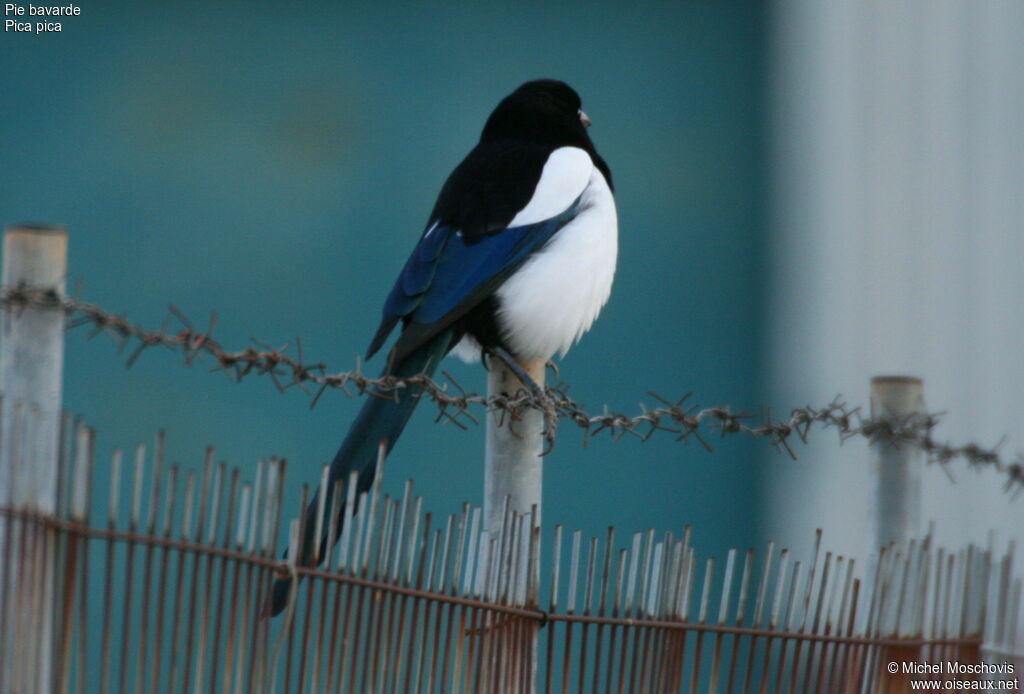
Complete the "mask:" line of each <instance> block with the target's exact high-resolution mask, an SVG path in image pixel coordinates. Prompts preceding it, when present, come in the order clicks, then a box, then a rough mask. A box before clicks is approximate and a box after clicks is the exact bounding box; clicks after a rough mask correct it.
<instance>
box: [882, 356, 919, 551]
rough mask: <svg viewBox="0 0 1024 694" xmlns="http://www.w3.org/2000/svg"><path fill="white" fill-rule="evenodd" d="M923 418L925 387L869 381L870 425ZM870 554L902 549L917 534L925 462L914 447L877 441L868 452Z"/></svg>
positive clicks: (901, 380) (891, 379)
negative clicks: (898, 545)
mask: <svg viewBox="0 0 1024 694" xmlns="http://www.w3.org/2000/svg"><path fill="white" fill-rule="evenodd" d="M923 414H924V383H923V382H922V381H921V379H919V378H913V377H910V376H876V377H874V378H872V379H871V419H872V420H878V419H891V420H893V421H894V422H895V423H900V422H905V421H908V420H913V419H914V418H915V417H918V416H921V415H923ZM871 457H872V467H871V476H872V480H871V494H872V500H871V501H872V504H871V508H872V527H871V551H872V553H874V554H877V553H878V550H879V548H881V547H884V546H886V545H888V544H889V543H891V542H898V543H902V544H904V545H905V544H906V543H907V542H909V541H910V540H913V539H919V538H920V534H921V473H922V469H923V466H924V458H923V456H922V453H921V449H920V447H919V446H917V445H916V444H914V443H911V442H906V441H903V442H901V441H892V440H890V439H888V438H886V437H882V438H879V439H878V440H876V441H875V443H874V445H873V446H872V452H871Z"/></svg>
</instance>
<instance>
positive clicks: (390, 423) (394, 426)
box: [268, 330, 452, 615]
mask: <svg viewBox="0 0 1024 694" xmlns="http://www.w3.org/2000/svg"><path fill="white" fill-rule="evenodd" d="M451 341H452V331H451V330H445V331H444V332H442V333H441V334H439V335H437V336H436V337H434V338H433V339H431V340H430V341H429V342H427V343H426V344H425V345H423V346H422V347H419V348H418V349H416V350H415V351H413V352H412V353H411V354H409V355H408V356H406V357H405V358H404V359H402V361H401V362H399V363H398V364H394V365H392V367H391V370H390V371H391V374H392V375H393V376H396V377H398V378H408V377H410V376H416V375H418V374H427V375H430V374H432V373H434V370H435V369H436V368H437V365H438V362H440V361H441V359H442V357H444V355H445V354H446V353H447V352H448V350H449V349H450V347H451ZM420 392H421V389H420V388H419V387H411V388H409V389H408V390H407V391H401V392H400V396H399V397H398V398H397V399H395V398H394V394H392V393H389V394H387V396H386V397H374V395H372V394H370V395H367V396H366V399H365V402H364V403H363V406H362V408H361V409H360V410H359V414H358V415H357V416H356V419H355V421H354V422H352V426H350V427H349V430H348V434H346V435H345V440H344V441H343V442H342V444H341V448H339V449H338V452H337V454H336V455H335V456H334V460H333V461H332V462H331V467H330V471H329V472H328V477H327V489H326V490H323V489H318V490H317V492H316V494H314V495H313V497H312V499H310V501H309V503H307V504H306V511H305V515H306V517H305V532H304V533H303V541H302V546H301V549H300V552H299V560H298V563H299V565H301V566H310V565H311V564H312V563H313V556H314V554H313V547H314V545H313V543H314V541H318V542H319V543H320V549H321V551H320V552H319V556H321V557H323V556H324V554H325V553H326V552H325V551H324V550H325V549H329V548H325V547H324V545H325V544H326V542H327V527H326V526H327V523H324V528H323V531H322V533H321V537H319V538H314V537H313V534H314V532H315V527H316V516H317V508H318V506H319V504H318V501H317V496H318V495H319V494H321V493H325V494H326V500H325V504H324V508H325V509H327V510H328V511H327V512H329V510H330V508H331V502H332V496H333V493H334V486H335V484H334V483H335V481H336V480H341V481H342V492H341V493H342V497H345V496H347V494H348V490H347V489H346V488H345V487H346V486H347V485H348V482H349V476H350V475H351V473H352V471H357V472H358V473H359V477H358V479H357V481H356V498H358V496H359V494H360V493H361V492H364V491H366V490H368V489H369V488H370V487H371V486H372V485H373V479H374V476H375V475H376V472H377V456H378V453H379V451H380V446H381V443H382V442H383V444H384V447H385V451H390V450H391V447H392V446H393V445H394V444H395V441H397V440H398V437H399V436H400V435H401V433H402V430H403V429H405V425H406V423H407V422H408V421H409V417H410V415H412V411H413V410H414V409H416V405H417V403H419V397H417V396H418V395H419V393H420ZM353 511H354V509H353ZM342 518H344V514H342V516H340V517H339V520H338V524H339V527H338V532H337V533H336V534H335V537H340V536H341V532H340V530H341V528H340V526H341V523H342V520H341V519H342ZM290 588H291V579H287V578H283V579H277V580H276V581H274V586H273V589H272V592H271V596H270V603H269V605H268V609H269V612H270V614H271V615H277V614H279V613H280V612H281V611H282V610H283V609H284V608H285V605H287V603H288V591H289V589H290Z"/></svg>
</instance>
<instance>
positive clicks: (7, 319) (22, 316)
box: [0, 226, 67, 694]
mask: <svg viewBox="0 0 1024 694" xmlns="http://www.w3.org/2000/svg"><path fill="white" fill-rule="evenodd" d="M3 253H4V255H3V278H2V282H3V285H4V286H5V287H11V286H15V285H18V284H25V285H31V286H34V287H47V288H53V289H54V290H55V291H56V292H57V293H58V294H59V295H63V294H64V285H65V278H66V275H67V233H66V232H65V231H64V230H63V229H60V228H56V227H49V226H13V227H9V228H7V229H6V230H5V232H4V251H3ZM63 365H64V312H63V311H62V310H61V309H60V308H59V307H53V308H49V307H39V306H24V307H10V308H7V309H5V310H4V312H3V323H2V336H0V392H2V393H3V408H2V427H3V429H2V433H3V437H2V441H0V500H2V501H0V503H5V504H6V503H9V502H13V504H14V505H15V506H17V507H19V508H24V509H28V510H31V511H36V512H40V513H47V514H53V513H55V512H56V511H57V480H58V470H57V459H58V450H59V446H58V440H59V436H60V419H61V381H62V376H63ZM16 425H17V427H16ZM16 428H17V430H16ZM4 523H5V521H4V519H2V518H0V557H5V558H7V559H8V560H10V561H15V559H16V558H18V557H20V558H21V560H23V561H31V562H33V563H34V564H35V565H34V566H26V567H23V568H24V571H23V572H21V571H20V570H19V569H18V568H17V567H12V568H14V569H15V570H14V571H11V572H10V573H9V574H8V575H10V576H12V577H14V576H17V575H18V574H19V572H21V573H22V575H24V576H31V577H33V579H34V580H33V583H32V585H26V586H22V588H21V590H18V589H17V587H16V586H14V585H13V584H12V585H3V583H2V581H3V580H4V574H3V573H2V572H0V595H3V591H5V590H6V591H7V596H6V597H7V601H6V604H7V605H8V606H13V605H14V603H13V602H12V601H13V600H16V599H18V597H17V596H16V592H17V593H18V594H20V599H21V600H22V601H23V602H24V603H25V604H26V605H28V606H29V608H30V609H32V610H33V612H34V617H35V620H36V621H35V623H36V627H37V628H36V630H35V631H34V633H31V634H21V635H18V636H17V639H18V640H27V641H29V644H28V646H27V651H26V650H23V651H22V652H23V653H24V652H27V653H31V654H32V655H33V656H34V657H33V658H31V660H32V662H28V663H22V667H21V668H18V669H17V671H18V672H21V673H23V675H24V677H27V678H28V679H27V680H24V681H14V679H15V678H14V675H12V674H11V672H12V671H11V669H9V668H8V669H7V675H6V676H0V694H8V693H9V692H15V691H19V692H20V691H26V692H50V691H52V689H53V681H54V680H53V675H54V673H53V664H54V659H53V635H54V631H53V617H54V613H53V605H54V598H55V595H54V573H53V569H54V559H55V558H54V547H55V543H54V542H53V540H54V538H53V537H52V531H42V530H40V529H39V528H38V527H30V528H28V529H27V530H28V532H27V534H26V535H25V537H26V539H27V540H28V541H29V542H31V543H33V544H35V545H36V546H37V547H39V546H42V548H43V550H44V551H42V552H38V551H35V552H19V551H16V550H15V548H13V547H11V548H8V547H4V546H2V543H3V542H4V537H5V535H6V533H5V528H4V527H3V525H4ZM11 621H13V620H11ZM4 636H5V638H4V641H5V642H7V643H6V645H5V650H7V652H8V653H7V654H10V653H11V652H12V651H11V650H10V647H11V646H12V645H13V644H12V643H10V641H11V638H10V637H11V636H12V635H11V634H10V633H8V634H5V635H4ZM3 655H5V654H0V658H2V656H3ZM0 669H5V668H0Z"/></svg>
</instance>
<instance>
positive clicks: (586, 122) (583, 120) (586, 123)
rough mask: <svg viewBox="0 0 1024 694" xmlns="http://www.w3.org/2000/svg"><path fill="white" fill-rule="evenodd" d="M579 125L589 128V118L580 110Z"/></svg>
mask: <svg viewBox="0 0 1024 694" xmlns="http://www.w3.org/2000/svg"><path fill="white" fill-rule="evenodd" d="M580 123H583V127H584V128H589V127H590V117H589V116H588V115H587V114H585V113H584V112H583V111H582V110H581V111H580Z"/></svg>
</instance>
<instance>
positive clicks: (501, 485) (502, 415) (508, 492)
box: [484, 359, 546, 692]
mask: <svg viewBox="0 0 1024 694" xmlns="http://www.w3.org/2000/svg"><path fill="white" fill-rule="evenodd" d="M520 366H522V367H523V370H524V371H525V372H526V374H527V375H528V376H529V377H530V378H532V379H533V382H534V383H536V384H537V385H538V386H540V387H541V388H543V387H544V369H545V367H546V361H545V360H543V359H534V360H531V361H528V362H525V363H521V364H520ZM521 388H523V386H522V384H521V383H520V381H519V378H518V377H516V375H515V374H514V373H512V371H511V370H510V369H509V368H508V367H507V366H506V365H505V364H504V363H502V362H501V360H499V359H492V360H491V363H490V372H489V373H488V376H487V395H488V396H494V395H501V394H508V395H512V394H514V393H516V392H517V391H519V390H520V389H521ZM543 433H544V413H543V412H541V411H540V410H538V409H534V408H529V409H526V410H524V411H523V412H522V414H521V415H520V418H518V419H515V420H513V419H512V417H511V415H510V414H509V413H508V412H505V411H502V410H495V411H492V412H490V413H489V414H488V416H487V443H486V449H485V451H486V452H485V455H486V462H485V467H484V523H485V524H486V526H485V527H486V529H487V530H488V532H489V533H490V535H491V537H498V536H499V534H500V533H501V530H502V525H503V522H504V518H503V516H502V514H503V511H504V509H505V508H506V506H505V500H506V499H507V500H508V507H507V508H508V510H509V511H511V512H513V513H514V514H515V515H513V518H515V517H517V516H522V515H524V514H525V515H527V516H529V515H530V514H531V512H532V511H534V510H535V511H536V515H535V516H533V522H534V524H535V525H534V527H538V526H539V525H540V510H541V489H542V481H543V465H542V458H541V453H542V452H543V448H542V446H543V438H542V436H543ZM523 526H524V527H526V528H529V518H528V519H527V522H525V523H524V524H523ZM532 532H533V530H532V528H530V529H529V530H528V531H527V532H524V533H523V534H522V535H520V537H519V543H518V547H517V548H516V550H517V552H518V553H519V557H520V559H521V560H522V561H526V560H527V559H528V558H529V556H530V547H531V544H530V535H531V533H532ZM488 561H492V562H493V561H495V558H494V557H489V558H488ZM496 566H497V565H496ZM523 578H525V579H526V580H525V581H523V580H522V579H523ZM514 579H515V583H513V584H512V585H515V586H516V590H515V591H514V596H515V599H516V601H517V602H519V603H521V602H523V601H525V600H526V596H527V595H536V590H533V591H532V592H531V590H530V587H529V584H531V583H532V585H533V586H534V587H535V586H537V585H538V584H539V581H540V563H539V562H534V564H533V566H532V571H531V572H530V574H529V575H528V573H527V571H525V570H524V571H522V572H521V573H519V575H518V576H516V577H514ZM537 643H538V641H537V633H536V632H534V634H533V646H532V662H533V668H532V673H531V677H530V682H529V689H527V690H526V691H530V692H534V691H536V690H537V662H538V661H537V657H538V652H537Z"/></svg>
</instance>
